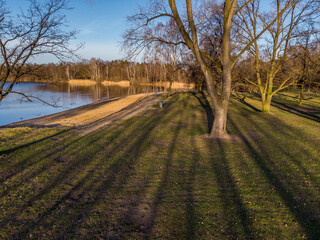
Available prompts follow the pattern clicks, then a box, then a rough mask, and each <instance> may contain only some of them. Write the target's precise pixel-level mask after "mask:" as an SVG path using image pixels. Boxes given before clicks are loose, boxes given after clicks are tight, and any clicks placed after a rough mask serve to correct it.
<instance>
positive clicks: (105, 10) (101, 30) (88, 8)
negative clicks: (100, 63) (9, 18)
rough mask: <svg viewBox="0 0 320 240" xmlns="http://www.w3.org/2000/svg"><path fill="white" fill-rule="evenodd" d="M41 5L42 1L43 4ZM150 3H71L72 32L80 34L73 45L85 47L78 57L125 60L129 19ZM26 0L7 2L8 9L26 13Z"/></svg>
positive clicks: (104, 0) (39, 60)
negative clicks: (124, 37)
mask: <svg viewBox="0 0 320 240" xmlns="http://www.w3.org/2000/svg"><path fill="white" fill-rule="evenodd" d="M40 1H41V0H40ZM147 2H148V0H93V1H91V2H90V0H69V6H70V7H72V8H73V9H72V10H71V11H68V12H66V15H67V19H68V21H69V26H70V29H76V30H78V31H79V34H78V35H77V39H76V40H75V41H73V42H72V44H73V45H77V44H78V43H84V44H85V45H84V47H83V48H82V49H80V50H79V51H78V54H79V55H80V56H81V57H82V58H84V59H90V58H92V57H95V58H100V59H102V60H109V61H111V60H116V59H122V58H124V57H125V56H124V53H122V52H120V46H119V45H120V42H121V41H122V38H121V35H122V34H123V33H124V31H125V29H126V17H127V16H130V15H133V14H134V13H136V12H137V9H138V6H139V5H141V6H143V5H144V4H146V3H147ZM27 6H28V2H27V1H25V0H7V7H8V8H9V9H10V10H11V11H12V12H16V11H18V10H19V9H20V8H22V9H25V8H26V7H27ZM36 61H37V63H48V62H55V61H56V59H55V58H54V57H49V56H42V57H39V58H37V59H36Z"/></svg>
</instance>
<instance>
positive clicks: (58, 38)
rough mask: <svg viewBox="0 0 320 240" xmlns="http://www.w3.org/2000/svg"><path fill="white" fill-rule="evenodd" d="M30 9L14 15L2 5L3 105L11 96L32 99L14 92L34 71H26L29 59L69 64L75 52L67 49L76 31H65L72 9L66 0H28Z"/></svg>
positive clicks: (0, 86)
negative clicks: (47, 58)
mask: <svg viewBox="0 0 320 240" xmlns="http://www.w3.org/2000/svg"><path fill="white" fill-rule="evenodd" d="M29 3H30V5H29V8H28V9H27V10H26V11H22V10H21V13H19V14H17V15H12V14H10V12H9V11H8V10H7V9H6V7H5V2H4V1H3V0H1V1H0V50H1V56H0V101H1V100H3V99H4V98H5V97H6V96H7V95H8V94H9V93H17V94H20V95H22V96H24V97H25V98H27V99H28V100H29V101H31V98H32V96H27V95H26V94H25V93H22V92H16V91H14V90H13V87H14V85H15V84H16V83H17V82H18V81H19V79H20V78H21V77H22V76H23V75H25V74H28V73H30V72H32V71H35V70H36V69H35V68H31V67H26V64H27V63H28V61H29V60H30V59H32V58H33V57H36V56H38V55H43V54H51V55H54V56H55V57H57V58H58V59H60V60H70V58H71V57H74V56H75V51H76V50H77V49H78V48H79V47H80V46H79V47H77V48H76V49H71V48H70V47H69V46H68V45H69V42H70V40H71V39H73V38H74V37H75V35H76V31H65V30H64V29H65V23H66V15H65V14H64V12H65V11H66V10H69V9H70V8H69V7H68V6H67V1H66V0H45V1H37V0H29Z"/></svg>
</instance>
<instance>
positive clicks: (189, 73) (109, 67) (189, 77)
mask: <svg viewBox="0 0 320 240" xmlns="http://www.w3.org/2000/svg"><path fill="white" fill-rule="evenodd" d="M26 68H30V69H31V68H33V69H36V71H33V72H32V74H25V75H24V76H23V77H22V78H21V79H20V81H25V82H26V81H28V82H56V83H57V82H66V81H69V80H71V79H85V80H94V81H98V82H100V81H101V82H102V81H123V80H128V81H130V82H131V83H132V84H135V83H141V82H144V83H152V82H169V81H175V82H183V83H191V82H192V83H194V82H195V81H194V79H195V78H194V72H193V70H192V69H191V68H188V67H186V66H185V65H184V66H175V67H173V66H172V65H170V64H165V63H161V62H156V63H136V62H128V61H123V60H115V61H103V60H100V59H95V58H92V59H91V60H83V61H80V62H77V63H59V64H54V63H50V64H41V65H37V64H29V65H26ZM200 82H201V81H200Z"/></svg>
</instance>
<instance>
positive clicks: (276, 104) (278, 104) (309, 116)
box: [272, 100, 320, 122]
mask: <svg viewBox="0 0 320 240" xmlns="http://www.w3.org/2000/svg"><path fill="white" fill-rule="evenodd" d="M272 105H273V106H274V107H277V108H279V109H281V110H284V111H286V112H289V113H292V114H295V115H297V116H300V117H304V118H307V119H310V120H313V121H316V122H320V117H319V116H317V115H316V114H312V113H308V112H306V111H303V110H301V109H298V107H293V106H290V105H288V104H285V103H283V102H280V101H277V100H273V101H272ZM319 113H320V110H319Z"/></svg>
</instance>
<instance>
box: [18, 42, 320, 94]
mask: <svg viewBox="0 0 320 240" xmlns="http://www.w3.org/2000/svg"><path fill="white" fill-rule="evenodd" d="M303 53H304V52H303V51H302V50H301V49H299V48H296V49H295V51H294V53H293V54H292V55H290V56H289V57H288V58H287V61H286V64H283V67H282V70H281V71H279V72H278V74H277V77H276V78H275V84H276V85H280V84H281V82H282V81H283V79H284V78H285V77H286V76H287V75H288V74H290V72H292V71H293V70H294V71H295V72H296V74H295V80H294V82H295V84H293V85H292V86H294V87H300V86H302V84H303V86H304V87H305V88H307V89H315V90H318V89H319V88H320V61H319V59H320V57H319V56H320V51H319V48H317V50H316V51H313V52H311V53H310V55H309V56H308V59H305V55H304V54H303ZM303 57H304V58H303ZM260 64H261V72H260V74H261V76H262V77H264V75H265V77H267V74H268V72H267V71H266V70H265V69H267V68H268V67H269V65H270V62H268V61H261V63H260ZM254 65H255V59H254V57H252V56H247V57H246V58H242V59H241V60H239V61H238V63H237V64H236V66H235V68H234V70H233V76H232V79H233V80H232V81H233V84H232V90H233V91H249V92H258V88H257V86H255V85H252V84H249V83H248V81H254V79H255V75H256V73H255V67H254ZM25 68H26V69H28V68H29V69H30V70H31V69H32V71H30V74H28V73H27V74H25V75H24V76H23V77H22V78H20V81H24V82H54V83H63V82H68V81H69V80H71V79H83V80H93V81H97V82H102V81H115V82H118V81H123V80H128V81H130V84H139V83H161V82H171V81H172V82H181V83H194V84H195V86H196V88H197V89H203V88H205V81H204V76H203V74H202V72H201V70H200V67H199V65H197V64H196V63H195V62H194V61H192V60H191V61H188V62H186V61H185V62H180V64H176V65H173V64H169V63H164V62H161V61H155V62H144V63H136V62H129V61H124V60H115V61H103V60H101V59H95V58H92V59H91V60H82V61H80V62H76V63H59V64H53V63H50V64H41V65H37V64H28V65H26V66H25ZM212 68H214V69H215V71H216V79H215V81H217V82H220V77H219V76H221V69H219V68H217V67H216V66H212ZM34 69H36V70H35V71H34ZM26 72H28V71H26Z"/></svg>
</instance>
